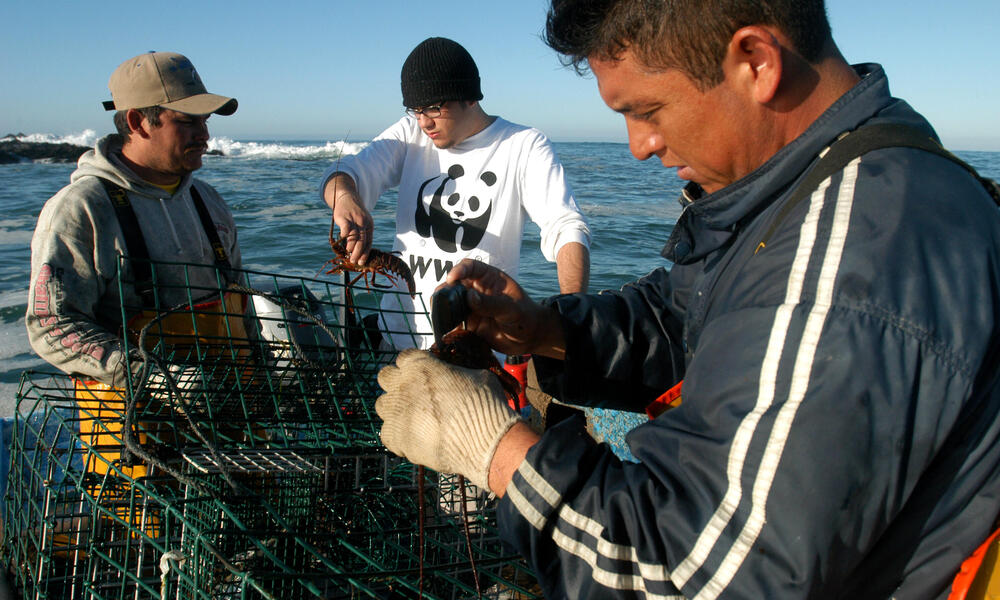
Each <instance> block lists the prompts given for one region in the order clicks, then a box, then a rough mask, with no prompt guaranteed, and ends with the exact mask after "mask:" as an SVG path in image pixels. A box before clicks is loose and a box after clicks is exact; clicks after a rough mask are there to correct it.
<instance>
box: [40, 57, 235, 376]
mask: <svg viewBox="0 0 1000 600" xmlns="http://www.w3.org/2000/svg"><path fill="white" fill-rule="evenodd" d="M108 87H109V88H110V90H111V98H112V99H111V100H110V101H108V102H105V103H104V107H105V109H107V110H115V111H116V112H115V116H114V123H115V126H116V128H117V129H118V133H117V134H112V135H108V136H106V137H103V138H101V139H100V140H98V141H97V143H96V145H95V147H94V149H93V150H90V151H88V152H86V153H85V154H84V155H83V156H81V157H80V160H79V163H78V167H77V169H76V171H74V172H73V174H72V175H71V176H70V184H69V185H67V186H66V187H64V188H63V189H61V190H60V191H59V192H58V193H57V194H56V195H55V196H53V197H52V198H50V199H49V200H48V201H47V202H46V203H45V206H44V208H43V209H42V212H41V214H40V215H39V217H38V224H37V226H36V228H35V233H34V236H33V237H32V240H31V287H30V289H29V300H28V311H27V316H26V324H27V329H28V337H29V340H30V342H31V345H32V347H33V348H34V349H35V351H36V352H37V353H38V355H39V356H41V357H42V358H43V359H45V360H46V361H48V362H50V363H51V364H52V365H54V366H56V367H58V368H60V369H62V370H63V371H65V372H67V373H69V374H71V375H74V376H76V377H77V378H79V379H80V380H81V381H87V380H93V381H97V382H100V383H102V384H106V385H107V386H110V387H111V388H121V387H123V385H124V383H125V381H126V378H127V377H128V376H129V375H130V374H131V373H134V372H135V371H136V370H137V365H136V361H135V360H128V357H127V356H126V354H125V352H124V345H123V339H122V337H121V335H120V333H119V332H120V331H121V329H122V307H123V306H125V307H128V309H127V310H126V312H128V310H132V309H137V308H142V309H159V310H164V309H166V308H169V307H174V306H177V305H180V304H183V303H187V302H190V301H191V298H190V297H188V293H189V292H190V291H191V290H196V289H199V288H200V289H203V290H211V289H212V288H218V287H219V283H218V280H217V278H216V274H217V272H219V271H220V270H221V271H222V272H223V273H229V268H239V267H240V263H241V259H240V249H239V245H238V244H237V239H236V225H235V223H234V220H233V215H232V213H231V212H230V210H229V208H228V207H227V206H226V203H225V202H224V201H223V200H222V198H221V197H220V196H219V194H218V193H217V192H216V191H215V190H214V189H213V188H212V187H211V186H210V185H208V184H206V183H205V182H203V181H200V180H197V179H195V178H193V177H192V173H193V172H194V171H196V170H198V169H199V168H201V165H202V156H203V155H204V153H205V151H206V150H207V148H208V146H207V144H208V139H209V136H208V128H207V126H206V121H207V120H208V117H209V116H210V115H212V114H220V115H231V114H233V112H235V111H236V105H237V103H236V100H235V99H233V98H228V97H224V96H217V95H215V94H210V93H208V91H207V90H206V89H205V85H204V84H203V83H202V81H201V78H200V77H199V75H198V72H197V71H196V70H195V68H194V65H192V64H191V61H190V60H188V59H187V58H186V57H184V56H182V55H180V54H175V53H172V52H148V53H145V54H140V55H139V56H136V57H134V58H131V59H129V60H127V61H125V62H124V63H122V64H121V65H120V66H119V67H118V68H117V69H115V71H114V73H112V75H111V79H110V81H109V82H108ZM120 256H125V257H128V259H129V260H126V261H123V262H122V265H121V267H120V265H119V257H120ZM136 259H141V260H136ZM146 259H148V261H147V260H146ZM149 261H152V262H153V263H154V264H155V263H157V262H170V263H188V264H196V265H207V266H205V267H203V268H186V269H185V268H182V267H179V266H174V267H170V266H162V267H161V266H159V265H156V266H157V268H156V269H155V271H156V273H155V283H156V288H157V289H156V290H155V293H153V291H152V287H151V284H152V279H153V275H152V273H151V272H150V271H151V269H150V267H149V264H150V262H149ZM143 265H145V266H143ZM123 282H125V283H123ZM216 296H218V294H216Z"/></svg>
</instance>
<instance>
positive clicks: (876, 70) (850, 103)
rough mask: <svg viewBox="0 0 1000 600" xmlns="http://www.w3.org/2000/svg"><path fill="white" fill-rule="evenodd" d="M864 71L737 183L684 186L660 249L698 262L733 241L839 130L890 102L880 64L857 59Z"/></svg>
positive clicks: (856, 123)
mask: <svg viewBox="0 0 1000 600" xmlns="http://www.w3.org/2000/svg"><path fill="white" fill-rule="evenodd" d="M854 70H855V71H856V72H857V73H858V75H859V76H860V77H861V81H859V82H858V83H857V84H856V85H855V86H854V87H853V88H851V89H850V90H848V91H847V93H845V94H844V95H843V96H841V97H840V99H838V100H837V101H836V102H834V103H833V105H832V106H830V108H828V109H827V110H826V111H825V112H824V113H823V114H822V115H820V117H819V118H818V119H816V120H815V121H814V122H813V123H812V125H810V126H809V128H808V129H806V131H804V132H803V133H802V135H800V136H799V137H797V138H795V139H794V140H793V141H792V142H791V143H790V144H788V145H787V146H785V147H784V148H782V149H781V150H779V151H778V152H777V153H776V154H775V155H774V156H772V157H771V158H770V159H768V161H767V162H765V163H764V164H763V165H761V166H760V167H758V168H757V169H756V170H754V171H753V172H751V173H749V174H747V175H745V176H744V177H743V178H742V179H740V180H739V181H737V182H736V183H734V184H732V185H729V186H726V187H725V188H723V189H721V190H719V191H717V192H715V193H713V194H705V193H704V191H703V190H702V189H701V186H699V185H698V184H696V183H693V182H692V183H689V184H688V185H687V186H685V188H684V191H683V193H682V194H681V198H680V199H679V202H680V204H681V207H682V212H681V216H680V218H679V219H678V220H677V225H676V226H675V227H674V230H673V233H671V235H670V238H669V239H668V240H667V243H666V245H665V246H664V247H663V250H662V251H661V252H660V254H662V255H663V257H664V258H666V259H667V260H670V261H672V262H674V263H677V264H690V263H694V262H697V261H698V260H700V259H702V258H704V257H705V256H706V255H708V254H710V253H711V252H714V251H715V250H717V249H719V248H720V247H722V246H723V245H724V244H726V243H727V242H728V241H729V238H731V237H732V235H733V233H734V232H735V231H736V228H737V225H738V224H739V223H740V222H741V221H744V220H745V219H747V218H748V217H750V216H752V215H754V214H757V213H759V212H760V211H761V210H763V209H765V208H766V207H767V206H768V205H770V204H771V203H772V202H774V201H775V200H776V199H777V198H778V197H779V196H780V195H781V194H782V193H783V192H784V191H787V190H788V189H789V188H790V186H791V185H792V184H793V183H794V182H795V180H796V179H798V178H799V177H800V176H801V175H802V173H803V171H805V170H806V169H807V168H808V166H809V164H810V163H812V162H813V161H814V160H815V159H816V157H817V156H818V155H819V153H820V152H822V151H823V149H824V148H826V147H827V146H829V145H830V144H831V143H833V141H834V140H835V139H836V138H837V136H838V135H840V134H841V133H843V132H845V131H851V130H853V129H856V128H857V127H858V126H859V125H861V124H862V123H864V122H865V121H867V120H869V119H870V118H871V117H872V116H874V115H875V114H876V113H878V112H879V111H880V110H882V109H883V108H884V107H886V106H887V105H888V104H889V103H891V102H892V100H893V99H892V97H891V95H890V93H889V81H888V79H887V78H886V76H885V72H884V71H883V69H882V67H881V66H880V65H877V64H873V63H867V64H860V65H855V66H854Z"/></svg>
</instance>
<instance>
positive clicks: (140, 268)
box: [98, 177, 156, 307]
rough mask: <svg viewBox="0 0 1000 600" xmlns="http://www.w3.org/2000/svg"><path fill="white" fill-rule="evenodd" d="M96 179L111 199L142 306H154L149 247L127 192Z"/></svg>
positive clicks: (100, 178)
mask: <svg viewBox="0 0 1000 600" xmlns="http://www.w3.org/2000/svg"><path fill="white" fill-rule="evenodd" d="M98 179H99V180H100V182H101V183H102V184H103V185H104V191H106V192H107V193H108V198H110V199H111V206H113V207H114V209H115V216H116V217H118V224H119V225H120V226H121V228H122V234H124V236H125V249H126V250H127V251H128V256H129V262H130V263H131V264H132V272H133V274H135V291H136V293H138V294H139V298H141V299H142V304H143V306H149V307H152V306H155V305H156V302H155V298H154V296H153V267H152V265H151V264H150V263H149V249H148V248H147V247H146V241H145V240H144V239H143V237H142V229H140V228H139V219H137V218H136V216H135V210H133V209H132V203H131V202H129V199H128V193H127V192H126V191H125V189H124V188H122V187H121V186H120V185H118V184H116V183H114V182H113V181H109V180H107V179H105V178H103V177H98Z"/></svg>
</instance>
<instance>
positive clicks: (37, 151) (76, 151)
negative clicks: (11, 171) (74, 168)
mask: <svg viewBox="0 0 1000 600" xmlns="http://www.w3.org/2000/svg"><path fill="white" fill-rule="evenodd" d="M23 137H25V136H24V134H23V133H19V134H17V135H14V134H7V135H5V136H4V137H2V138H0V165H9V164H13V163H22V162H35V161H45V162H76V161H77V159H78V158H80V155H81V154H83V153H84V152H86V151H87V150H90V148H88V147H86V146H77V145H75V144H54V143H50V142H22V141H21V138H23Z"/></svg>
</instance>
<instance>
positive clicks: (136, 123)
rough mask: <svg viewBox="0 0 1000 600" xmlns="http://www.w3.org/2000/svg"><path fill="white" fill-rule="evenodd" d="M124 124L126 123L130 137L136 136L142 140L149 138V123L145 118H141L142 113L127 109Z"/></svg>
mask: <svg viewBox="0 0 1000 600" xmlns="http://www.w3.org/2000/svg"><path fill="white" fill-rule="evenodd" d="M125 122H126V123H128V128H129V131H130V132H131V135H138V136H139V137H142V138H148V137H149V129H150V125H149V121H147V120H146V117H144V116H142V113H141V112H139V111H138V110H136V109H134V108H130V109H128V111H126V112H125Z"/></svg>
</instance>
